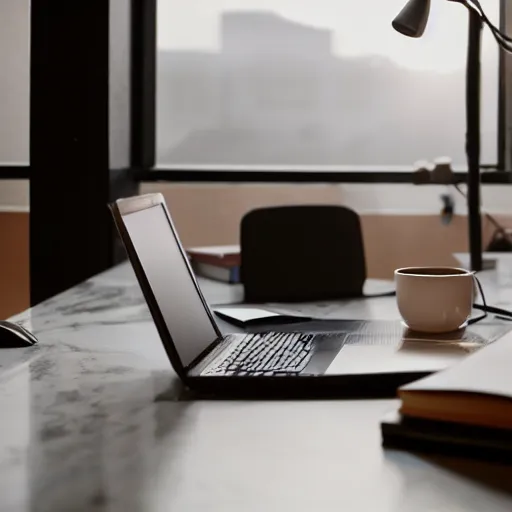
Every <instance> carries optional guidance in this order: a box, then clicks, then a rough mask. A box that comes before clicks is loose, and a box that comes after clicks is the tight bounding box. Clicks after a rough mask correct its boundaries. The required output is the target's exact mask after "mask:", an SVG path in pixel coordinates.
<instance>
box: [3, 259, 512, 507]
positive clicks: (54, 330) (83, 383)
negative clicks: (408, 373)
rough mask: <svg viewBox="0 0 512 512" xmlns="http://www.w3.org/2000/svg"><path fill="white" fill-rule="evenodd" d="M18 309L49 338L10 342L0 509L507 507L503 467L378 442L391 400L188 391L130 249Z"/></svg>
mask: <svg viewBox="0 0 512 512" xmlns="http://www.w3.org/2000/svg"><path fill="white" fill-rule="evenodd" d="M205 286H211V287H210V288H209V289H208V293H209V298H210V300H212V299H211V297H213V300H212V302H218V301H219V300H225V301H227V300H230V301H232V300H235V301H236V300H239V299H240V289H239V288H236V287H235V288H233V289H230V292H229V294H228V296H226V293H224V296H223V295H222V293H221V292H222V290H221V288H219V287H218V286H217V285H215V284H211V285H208V283H205ZM14 320H15V321H18V322H21V323H22V324H24V325H26V326H27V327H28V328H29V329H31V330H32V331H33V332H34V334H35V335H36V336H37V337H38V338H39V344H38V345H37V346H34V347H31V348H26V349H9V350H1V351H0V414H1V418H0V511H1V512H29V511H30V512H75V511H77V512H82V511H84V512H85V511H87V512H104V511H108V512H118V511H119V512H121V511H123V512H131V511H133V512H146V511H147V512H153V511H154V512H157V511H158V512H160V511H164V510H165V511H167V510H180V511H181V510H186V511H196V510H212V511H215V512H220V511H222V512H230V511H233V512H234V511H237V512H239V511H242V512H246V511H247V512H249V511H251V512H252V511H257V510H266V511H277V510H283V509H284V510H304V511H305V510H329V511H330V510H333V511H334V510H336V511H339V510H358V511H364V510H389V511H394V512H404V511H412V512H415V511H426V510H434V509H436V510H441V509H442V510H453V511H456V510H465V511H466V510H469V511H472V512H476V511H480V510H484V509H485V510H489V511H498V510H500V511H501V510H503V511H504V510H511V509H512V492H511V490H510V482H511V481H512V478H511V477H512V473H511V471H510V470H508V469H506V468H494V467H488V466H486V467H485V468H484V469H483V470H481V471H480V473H478V471H477V470H476V469H475V470H473V469H471V471H472V473H470V475H471V479H472V482H473V483H472V484H471V485H470V484H469V483H468V477H467V475H466V474H465V473H464V471H466V472H467V465H464V468H465V469H464V471H462V470H460V469H457V468H454V467H450V470H449V471H448V470H446V469H444V468H443V466H434V463H433V462H432V461H424V460H422V459H421V458H417V457H414V456H413V455H404V454H393V453H384V452H383V451H382V449H381V447H380V439H379V436H378V422H379V419H380V418H381V417H382V416H383V414H384V413H385V412H387V410H389V408H390V406H392V405H393V403H392V402H390V401H370V402H365V403H363V402H362V401H359V402H357V401H356V402H350V401H348V402H337V401H328V402H321V401H318V402H306V401H296V402H289V403H286V404H283V403H281V402H277V401H271V402H267V403H265V402H243V401H239V402H229V401H221V400H219V401H204V402H201V401H192V400H187V399H186V395H184V394H183V389H182V387H181V384H180V383H179V381H178V380H177V379H176V377H175V375H174V373H173V371H172V369H171V367H170V365H169V362H168V360H167V357H166V354H165V352H164V350H163V347H162V345H161V342H160V340H159V338H158V335H157V332H156V329H155V327H154V325H153V323H152V321H151V318H150V315H149V312H148V310H147V308H146V305H145V303H144V301H143V299H142V295H141V292H140V290H139V287H138V286H137V283H136V281H135V278H134V276H133V273H132V272H131V269H130V268H129V267H128V266H127V265H121V266H119V267H116V268H115V269H112V270H110V271H108V272H106V273H104V274H101V275H99V276H96V277H95V278H93V279H91V280H89V281H88V282H86V283H83V284H80V285H78V286H76V287H74V288H73V289H71V290H68V291H66V292H64V293H63V294H61V295H59V296H57V297H55V298H52V299H51V300H48V301H46V302H45V303H43V304H41V305H39V306H37V307H35V308H32V309H30V310H28V311H26V312H24V313H22V314H20V315H17V316H16V317H15V318H14ZM164 392H165V396H166V400H165V401H161V400H159V397H160V396H162V393H164ZM470 467H473V466H470ZM480 474H482V475H485V478H484V477H480V476H478V475H480ZM475 475H477V476H475ZM491 476H492V482H487V480H489V479H491ZM486 479H487V480H486ZM475 481H476V482H477V483H476V484H475V483H474V482H475ZM496 489H499V491H496ZM496 492H497V493H498V494H496ZM483 504H485V507H484V506H483ZM491 505H492V506H491Z"/></svg>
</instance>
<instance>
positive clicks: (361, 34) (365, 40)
mask: <svg viewBox="0 0 512 512" xmlns="http://www.w3.org/2000/svg"><path fill="white" fill-rule="evenodd" d="M404 4H405V0H158V46H159V48H166V49H201V50H210V51H215V50H216V49H217V48H218V47H219V14H220V13H221V12H222V11H226V10H265V11H273V12H275V13H278V14H280V15H282V16H284V17H286V18H290V19H293V20H295V21H298V22H300V23H304V24H309V25H314V26H317V27H324V28H329V29H331V30H332V31H333V34H334V37H333V39H334V48H333V50H334V52H335V53H337V54H340V55H367V54H379V55H384V56H386V57H388V58H390V59H391V60H393V61H394V62H396V63H397V64H400V65H402V66H406V67H408V68H412V69H425V70H436V71H452V70H455V69H460V68H463V67H464V66H465V58H466V57H465V56H466V42H467V13H466V12H465V8H464V7H463V6H461V5H458V4H455V3H451V2H448V1H445V0H432V10H431V15H430V19H429V25H428V27H427V31H426V32H425V34H424V36H423V38H421V39H410V38H407V37H405V36H402V35H400V34H398V33H396V32H395V31H394V30H393V29H392V27H391V20H392V19H393V18H394V16H395V15H396V14H397V13H398V12H399V11H400V9H401V8H402V7H403V5H404ZM481 4H482V6H483V7H484V9H485V11H486V13H487V15H488V16H489V17H490V18H491V19H492V20H494V22H495V23H497V22H498V12H499V8H498V4H499V0H481ZM495 46H496V43H495V42H494V40H493V39H492V38H491V36H490V34H489V33H488V30H485V33H484V52H485V54H486V55H488V56H489V57H492V58H494V59H495V58H496V55H497V51H496V47H495Z"/></svg>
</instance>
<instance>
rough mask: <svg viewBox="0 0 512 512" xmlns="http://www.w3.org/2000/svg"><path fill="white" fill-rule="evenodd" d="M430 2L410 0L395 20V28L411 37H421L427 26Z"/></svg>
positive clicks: (426, 0)
mask: <svg viewBox="0 0 512 512" xmlns="http://www.w3.org/2000/svg"><path fill="white" fill-rule="evenodd" d="M429 13H430V0H409V1H408V2H407V3H406V4H405V7H404V8H403V9H402V10H401V11H400V12H399V13H398V15H397V17H396V18H395V19H394V20H393V22H392V25H393V28H394V29H395V30H396V31H398V32H400V33H401V34H403V35H405V36H409V37H421V36H422V35H423V32H425V27H426V26H427V21H428V15H429Z"/></svg>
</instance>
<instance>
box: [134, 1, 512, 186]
mask: <svg viewBox="0 0 512 512" xmlns="http://www.w3.org/2000/svg"><path fill="white" fill-rule="evenodd" d="M506 4H507V2H506V0H501V8H500V14H501V16H500V24H501V27H502V28H506V26H507V25H508V26H509V27H510V28H512V8H511V7H510V6H509V8H508V9H507V7H506ZM134 5H136V7H135V9H136V12H137V13H138V14H137V16H134V26H133V34H134V41H133V43H134V44H133V49H132V51H133V53H132V59H133V61H132V62H133V89H132V113H133V117H132V148H133V153H132V162H133V167H134V170H135V176H136V179H137V180H139V181H143V182H154V181H162V182H177V183H180V182H190V183H412V182H413V176H414V169H413V166H412V165H411V167H410V168H404V167H400V166H379V167H378V170H377V169H376V167H368V168H366V167H360V166H343V165H340V166H336V168H333V167H332V166H331V167H329V168H326V167H324V166H318V168H317V169H316V168H315V167H314V166H308V167H307V168H302V167H299V166H290V167H293V169H288V168H286V169H285V170H283V167H280V166H276V167H275V168H274V167H270V166H265V167H264V166H254V165H250V166H249V165H247V166H244V165H240V166H225V167H223V166H219V165H216V166H215V167H216V168H215V169H213V168H212V169H210V168H208V169H207V168H206V167H207V166H169V167H166V166H159V165H157V163H156V161H155V152H156V115H155V109H156V73H157V66H156V54H157V19H156V18H157V0H134ZM468 18H469V17H468ZM503 53H504V52H503V51H501V52H500V58H499V71H498V72H499V80H498V83H499V91H498V105H497V106H496V108H497V109H498V127H497V128H498V137H497V141H496V144H497V150H498V161H497V163H496V164H483V165H481V181H482V183H495V184H508V183H512V171H511V170H505V169H512V142H511V141H512V109H509V110H510V112H509V113H507V114H505V105H506V103H507V102H506V96H507V91H508V90H510V92H511V93H512V57H510V56H505V55H503ZM509 77H510V79H508V78H509ZM509 96H510V95H509ZM508 155H511V156H510V157H507V156H508ZM454 175H455V181H456V182H457V183H462V182H465V181H466V180H467V171H466V170H465V169H464V168H462V170H458V171H456V172H455V173H454Z"/></svg>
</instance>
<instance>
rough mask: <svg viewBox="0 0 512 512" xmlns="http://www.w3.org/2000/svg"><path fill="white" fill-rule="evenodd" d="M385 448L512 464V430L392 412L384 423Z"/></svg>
mask: <svg viewBox="0 0 512 512" xmlns="http://www.w3.org/2000/svg"><path fill="white" fill-rule="evenodd" d="M381 433H382V443H383V445H384V447H386V448H394V449H399V450H407V451H412V452H418V453H424V454H429V455H448V456H453V457H464V458H472V459H479V460H487V461H492V462H500V463H506V464H512V431H510V430H497V429H494V428H485V427H473V426H471V425H463V424H456V423H448V422H440V421H432V420H418V419H415V418H411V417H407V416H402V415H401V414H400V413H399V412H398V410H397V411H393V412H391V413H389V414H388V415H387V416H386V417H385V418H384V419H383V420H382V423H381Z"/></svg>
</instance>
